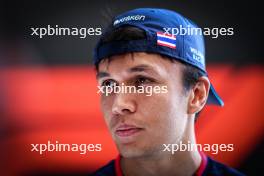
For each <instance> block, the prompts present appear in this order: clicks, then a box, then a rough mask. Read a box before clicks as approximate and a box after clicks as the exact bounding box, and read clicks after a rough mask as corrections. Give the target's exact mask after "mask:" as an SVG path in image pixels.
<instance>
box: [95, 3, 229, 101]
mask: <svg viewBox="0 0 264 176" xmlns="http://www.w3.org/2000/svg"><path fill="white" fill-rule="evenodd" d="M124 26H133V27H137V28H139V29H141V30H143V31H145V33H146V37H145V39H139V40H129V41H113V42H107V43H104V42H102V41H101V40H99V42H98V43H97V45H96V47H95V50H94V64H96V65H97V64H98V63H100V61H101V60H103V59H105V58H108V57H110V56H113V55H119V54H124V53H129V52H148V53H157V54H161V55H165V56H168V57H170V58H173V59H176V60H180V61H182V62H184V63H187V64H190V65H192V66H194V67H197V68H199V69H200V70H202V71H203V72H204V73H205V74H206V75H207V72H206V68H205V46H204V39H203V34H202V31H201V28H199V27H198V26H197V25H196V24H194V23H193V22H192V21H191V20H189V19H187V18H185V17H183V16H182V15H180V14H178V13H176V12H174V11H171V10H166V9H157V8H139V9H134V10H131V11H127V12H125V13H123V14H121V15H118V16H116V17H115V18H114V19H113V22H112V24H111V25H110V26H109V27H108V28H107V29H106V30H105V32H104V33H103V35H102V37H104V35H108V34H109V33H111V31H114V30H116V29H118V28H120V27H124ZM207 104H216V105H220V106H223V105H224V102H223V101H222V99H221V98H220V96H219V95H218V94H217V93H216V91H215V89H214V87H213V85H212V84H211V86H210V91H209V97H208V100H207Z"/></svg>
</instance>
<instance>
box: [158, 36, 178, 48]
mask: <svg viewBox="0 0 264 176" xmlns="http://www.w3.org/2000/svg"><path fill="white" fill-rule="evenodd" d="M157 45H161V46H166V47H169V48H173V49H175V48H176V36H175V35H171V34H167V33H163V32H157Z"/></svg>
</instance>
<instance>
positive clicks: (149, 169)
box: [121, 150, 201, 176]
mask: <svg viewBox="0 0 264 176" xmlns="http://www.w3.org/2000/svg"><path fill="white" fill-rule="evenodd" d="M200 164H201V156H200V153H199V152H198V151H196V150H195V151H184V152H183V151H177V152H176V153H174V154H171V153H168V152H164V153H160V154H157V155H155V156H151V157H141V158H121V168H122V170H123V173H124V175H125V176H132V175H133V176H141V175H142V176H143V175H144V176H145V175H150V176H156V175H168V176H169V175H180V176H185V175H186V176H191V175H193V174H194V173H195V172H196V170H197V169H198V168H199V166H200Z"/></svg>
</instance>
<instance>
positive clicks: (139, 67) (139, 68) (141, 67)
mask: <svg viewBox="0 0 264 176" xmlns="http://www.w3.org/2000/svg"><path fill="white" fill-rule="evenodd" d="M151 68H152V67H150V66H148V65H145V64H141V65H137V66H135V67H132V68H130V69H128V72H143V71H146V70H150V69H151Z"/></svg>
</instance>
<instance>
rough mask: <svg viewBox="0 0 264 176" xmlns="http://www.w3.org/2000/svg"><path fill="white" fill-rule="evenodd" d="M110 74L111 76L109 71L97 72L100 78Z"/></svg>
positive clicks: (97, 77) (97, 76)
mask: <svg viewBox="0 0 264 176" xmlns="http://www.w3.org/2000/svg"><path fill="white" fill-rule="evenodd" d="M108 76H110V74H109V73H107V72H98V73H97V74H96V79H100V78H103V77H108Z"/></svg>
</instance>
